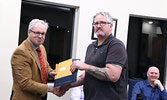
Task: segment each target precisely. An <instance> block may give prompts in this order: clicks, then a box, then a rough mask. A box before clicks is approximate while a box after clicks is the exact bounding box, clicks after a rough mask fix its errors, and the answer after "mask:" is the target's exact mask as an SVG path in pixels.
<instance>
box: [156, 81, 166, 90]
mask: <svg viewBox="0 0 167 100" xmlns="http://www.w3.org/2000/svg"><path fill="white" fill-rule="evenodd" d="M154 85H156V86H158V87H159V88H160V89H161V91H163V90H164V87H163V85H162V84H161V82H160V80H155V81H154Z"/></svg>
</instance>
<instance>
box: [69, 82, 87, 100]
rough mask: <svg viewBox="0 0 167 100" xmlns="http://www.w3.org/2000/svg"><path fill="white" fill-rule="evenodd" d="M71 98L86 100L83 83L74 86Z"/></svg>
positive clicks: (72, 99)
mask: <svg viewBox="0 0 167 100" xmlns="http://www.w3.org/2000/svg"><path fill="white" fill-rule="evenodd" d="M70 100H84V92H83V85H81V86H78V87H74V88H72V93H71V98H70Z"/></svg>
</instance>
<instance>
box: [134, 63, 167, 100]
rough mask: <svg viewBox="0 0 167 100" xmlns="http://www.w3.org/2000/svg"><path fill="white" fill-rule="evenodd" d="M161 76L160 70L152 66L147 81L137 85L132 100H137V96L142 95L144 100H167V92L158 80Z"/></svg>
mask: <svg viewBox="0 0 167 100" xmlns="http://www.w3.org/2000/svg"><path fill="white" fill-rule="evenodd" d="M159 76H160V73H159V69H158V68H157V67H155V66H151V67H150V68H149V69H148V71H147V80H145V81H140V82H137V83H136V84H135V86H134V88H133V91H132V98H131V100H136V95H137V94H141V95H142V100H167V91H166V89H165V87H164V86H163V85H162V83H161V82H160V80H158V78H159Z"/></svg>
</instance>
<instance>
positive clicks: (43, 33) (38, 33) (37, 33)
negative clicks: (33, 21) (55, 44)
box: [30, 30, 46, 35]
mask: <svg viewBox="0 0 167 100" xmlns="http://www.w3.org/2000/svg"><path fill="white" fill-rule="evenodd" d="M30 31H31V32H33V33H34V34H36V35H40V34H41V35H45V34H46V33H45V32H42V33H40V32H35V31H33V30H30Z"/></svg>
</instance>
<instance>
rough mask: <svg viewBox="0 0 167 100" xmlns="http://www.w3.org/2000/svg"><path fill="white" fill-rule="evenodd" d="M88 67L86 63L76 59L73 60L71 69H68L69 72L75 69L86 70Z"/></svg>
mask: <svg viewBox="0 0 167 100" xmlns="http://www.w3.org/2000/svg"><path fill="white" fill-rule="evenodd" d="M88 67H89V66H88V65H87V64H85V63H84V62H82V61H79V60H77V61H74V62H73V63H72V64H71V69H70V71H71V72H74V71H75V69H79V70H87V69H88Z"/></svg>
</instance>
